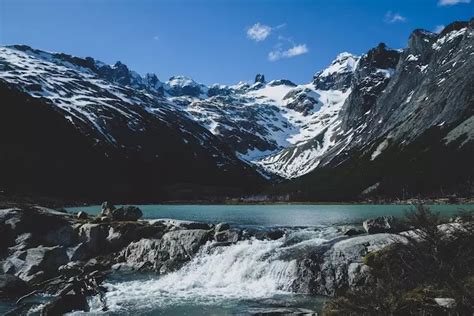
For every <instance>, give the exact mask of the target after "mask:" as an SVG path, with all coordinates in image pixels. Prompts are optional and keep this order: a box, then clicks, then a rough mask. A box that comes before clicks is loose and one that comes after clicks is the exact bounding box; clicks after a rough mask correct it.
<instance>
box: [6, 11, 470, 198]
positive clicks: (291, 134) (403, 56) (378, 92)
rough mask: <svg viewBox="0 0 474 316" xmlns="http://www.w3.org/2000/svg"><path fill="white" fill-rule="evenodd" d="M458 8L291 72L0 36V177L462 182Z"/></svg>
mask: <svg viewBox="0 0 474 316" xmlns="http://www.w3.org/2000/svg"><path fill="white" fill-rule="evenodd" d="M473 21H474V20H471V21H470V22H455V23H452V24H450V25H449V26H447V27H446V28H445V29H444V30H443V31H442V32H441V33H440V34H435V33H431V32H428V31H424V30H415V31H414V32H413V33H412V34H411V36H410V38H409V41H408V46H407V47H406V48H404V49H391V48H388V47H387V46H386V45H385V44H383V43H381V44H379V45H378V46H377V47H374V48H373V49H371V50H369V51H368V52H367V53H366V54H363V55H362V56H355V55H352V54H350V53H341V54H339V55H338V56H337V57H336V59H335V60H334V61H333V62H332V63H331V64H330V65H328V67H327V68H326V69H323V70H321V71H319V72H317V73H316V74H315V75H314V76H313V78H312V79H311V81H309V82H308V83H305V84H295V83H293V82H292V81H290V80H288V79H278V80H271V81H268V82H267V80H266V78H265V76H264V75H263V74H258V75H256V77H255V81H254V82H240V83H238V84H235V85H220V84H214V85H211V86H207V85H204V84H201V83H198V82H196V81H194V80H193V79H191V78H187V77H184V76H173V77H171V78H170V79H169V80H167V81H160V80H159V79H158V76H156V75H155V74H146V75H144V76H141V75H139V74H138V73H136V72H134V71H132V70H130V69H129V68H128V67H127V66H126V65H124V64H123V63H121V62H117V63H115V64H114V65H106V64H105V63H103V62H100V61H97V60H95V59H93V58H91V57H87V58H80V57H75V56H71V55H67V54H63V53H48V52H44V51H40V50H36V49H32V48H30V47H27V46H21V45H16V46H8V47H3V48H0V88H1V89H2V92H1V94H0V95H2V97H3V98H4V99H5V100H7V101H8V102H6V103H5V104H6V105H4V106H2V107H1V111H2V121H3V124H1V126H2V127H1V128H2V130H3V131H4V133H2V136H1V137H2V138H3V139H2V144H10V145H9V146H3V147H4V148H8V150H5V151H3V152H2V157H1V160H0V164H1V166H2V168H4V169H5V170H4V171H5V172H6V173H8V174H9V177H5V178H4V179H3V184H2V183H1V182H0V187H5V188H9V190H12V189H11V188H15V190H16V191H18V192H20V191H22V190H26V191H28V190H30V191H31V190H33V189H32V188H24V187H22V185H21V183H23V182H27V183H30V184H31V186H35V189H34V190H37V191H38V192H40V193H41V194H45V192H43V191H41V190H43V189H44V190H46V191H48V192H46V193H51V192H57V190H63V191H70V190H69V189H68V188H65V187H64V186H62V185H61V184H60V183H63V182H64V181H66V178H65V177H66V175H67V174H68V173H70V172H75V173H76V174H75V177H76V178H77V179H78V180H77V182H76V183H77V184H76V186H77V188H76V190H77V191H78V192H79V191H81V190H85V191H87V190H89V191H91V192H100V191H104V190H105V191H107V192H108V191H110V192H109V193H110V194H114V192H115V194H117V192H119V195H120V194H122V195H123V194H129V192H132V191H133V192H134V193H133V195H134V196H136V197H137V199H140V198H146V199H149V198H150V197H157V196H159V197H160V198H163V199H170V198H181V197H183V196H184V197H186V198H199V197H202V196H203V194H207V195H215V196H223V195H241V194H249V193H258V192H260V191H261V190H260V189H262V188H264V187H267V188H268V189H266V190H265V191H264V192H266V193H267V194H270V195H286V194H289V196H290V198H291V199H294V200H325V199H326V200H342V199H345V200H347V199H359V198H367V197H370V196H372V197H374V196H375V197H389V198H406V197H410V196H416V195H419V194H421V195H426V196H442V195H447V194H452V193H458V194H463V195H469V194H472V191H473V186H472V183H473V182H472V180H473V173H474V170H473V169H474V168H472V163H471V160H472V159H473V158H474V155H473V139H474V134H473V132H472V131H473V130H474V128H473V127H474V126H473V122H474V119H473V116H472V115H473V113H472V112H473V108H474V100H473V98H474V97H473V94H474V93H473V90H474V88H473V87H474V84H473V82H474V78H473V73H474V72H473V67H474V61H473V58H474V57H473V56H474V49H473V47H474V46H473V44H474V43H473V24H474V22H473ZM2 103H3V102H2ZM32 104H37V105H35V106H32ZM40 109H41V110H40ZM38 111H41V113H39V112H38ZM33 113H35V115H37V116H38V119H37V118H36V117H34V116H33V117H32V116H30V115H33ZM26 120H28V124H26V125H25V124H21V127H22V128H21V129H20V128H18V126H19V124H20V123H21V122H26ZM13 131H15V132H13ZM46 131H47V133H46ZM69 138H71V139H75V141H74V144H81V145H77V146H75V145H74V144H70V142H68V139H69ZM30 140H34V141H30ZM25 142H26V143H25ZM23 143H25V144H28V145H24V146H18V144H23ZM53 144H54V146H53ZM19 147H21V148H19ZM61 148H66V149H67V151H64V150H61ZM35 157H36V158H35ZM44 157H47V159H46V158H44ZM58 159H59V160H58ZM57 161H61V163H60V164H57V163H56V162H57ZM82 161H87V165H84V164H82V163H81V162H82ZM26 165H28V166H29V165H31V166H32V167H31V168H30V167H28V168H26ZM42 165H45V166H49V167H44V168H41V167H40V166H42ZM12 166H13V167H12ZM37 169H39V170H41V172H40V171H37ZM72 169H74V170H72ZM27 170H29V171H31V170H34V171H35V172H28V171H27ZM51 170H53V172H52V171H51ZM19 171H20V172H19ZM19 173H21V174H22V176H21V177H20V176H18V174H19ZM36 173H39V174H38V176H36V175H35V174H36ZM49 174H54V175H56V178H57V179H58V180H61V181H58V182H57V184H56V185H55V187H54V190H53V189H51V188H48V185H44V182H45V181H43V180H42V179H44V178H46V177H48V175H49ZM21 179H23V180H21ZM91 179H93V181H92V183H93V184H91V183H90V182H91V181H90V180H91ZM0 181H1V180H0ZM268 181H270V182H271V185H270V186H268V184H269V182H268ZM12 183H13V184H14V185H12ZM23 186H24V184H23ZM94 186H97V188H96V187H94ZM92 187H94V188H92ZM87 188H89V189H87ZM81 192H82V191H81ZM84 194H86V193H84ZM87 194H88V195H90V193H87Z"/></svg>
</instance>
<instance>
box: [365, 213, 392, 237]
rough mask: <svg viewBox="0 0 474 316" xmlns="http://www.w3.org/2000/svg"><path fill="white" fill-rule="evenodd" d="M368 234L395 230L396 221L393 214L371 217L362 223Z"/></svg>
mask: <svg viewBox="0 0 474 316" xmlns="http://www.w3.org/2000/svg"><path fill="white" fill-rule="evenodd" d="M362 226H363V227H364V229H365V231H366V232H367V233H368V234H378V233H390V232H396V230H397V226H398V222H397V220H396V218H395V217H393V216H379V217H376V218H371V219H368V220H366V221H364V222H363V223H362Z"/></svg>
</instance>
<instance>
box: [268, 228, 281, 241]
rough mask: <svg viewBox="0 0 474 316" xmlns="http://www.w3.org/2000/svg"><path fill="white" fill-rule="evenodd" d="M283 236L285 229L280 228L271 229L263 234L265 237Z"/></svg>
mask: <svg viewBox="0 0 474 316" xmlns="http://www.w3.org/2000/svg"><path fill="white" fill-rule="evenodd" d="M283 236H285V231H283V230H281V229H273V230H270V231H268V232H266V233H265V234H264V238H265V239H269V240H277V239H280V238H282V237H283Z"/></svg>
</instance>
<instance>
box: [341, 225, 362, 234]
mask: <svg viewBox="0 0 474 316" xmlns="http://www.w3.org/2000/svg"><path fill="white" fill-rule="evenodd" d="M364 233H365V232H364V231H363V230H360V229H357V228H354V227H351V228H349V229H347V230H346V231H345V232H344V236H357V235H362V234H364Z"/></svg>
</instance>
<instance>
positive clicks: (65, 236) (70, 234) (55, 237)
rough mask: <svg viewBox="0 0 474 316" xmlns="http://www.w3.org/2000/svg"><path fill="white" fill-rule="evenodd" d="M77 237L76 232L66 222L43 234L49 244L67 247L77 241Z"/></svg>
mask: <svg viewBox="0 0 474 316" xmlns="http://www.w3.org/2000/svg"><path fill="white" fill-rule="evenodd" d="M77 238H78V235H77V232H76V231H75V230H74V229H73V228H72V226H71V225H69V224H68V225H64V226H62V227H60V228H58V229H55V230H52V231H50V232H48V233H47V234H46V236H45V241H46V242H47V244H48V245H51V246H56V245H60V246H65V247H69V246H72V245H73V244H75V243H76V242H77Z"/></svg>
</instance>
